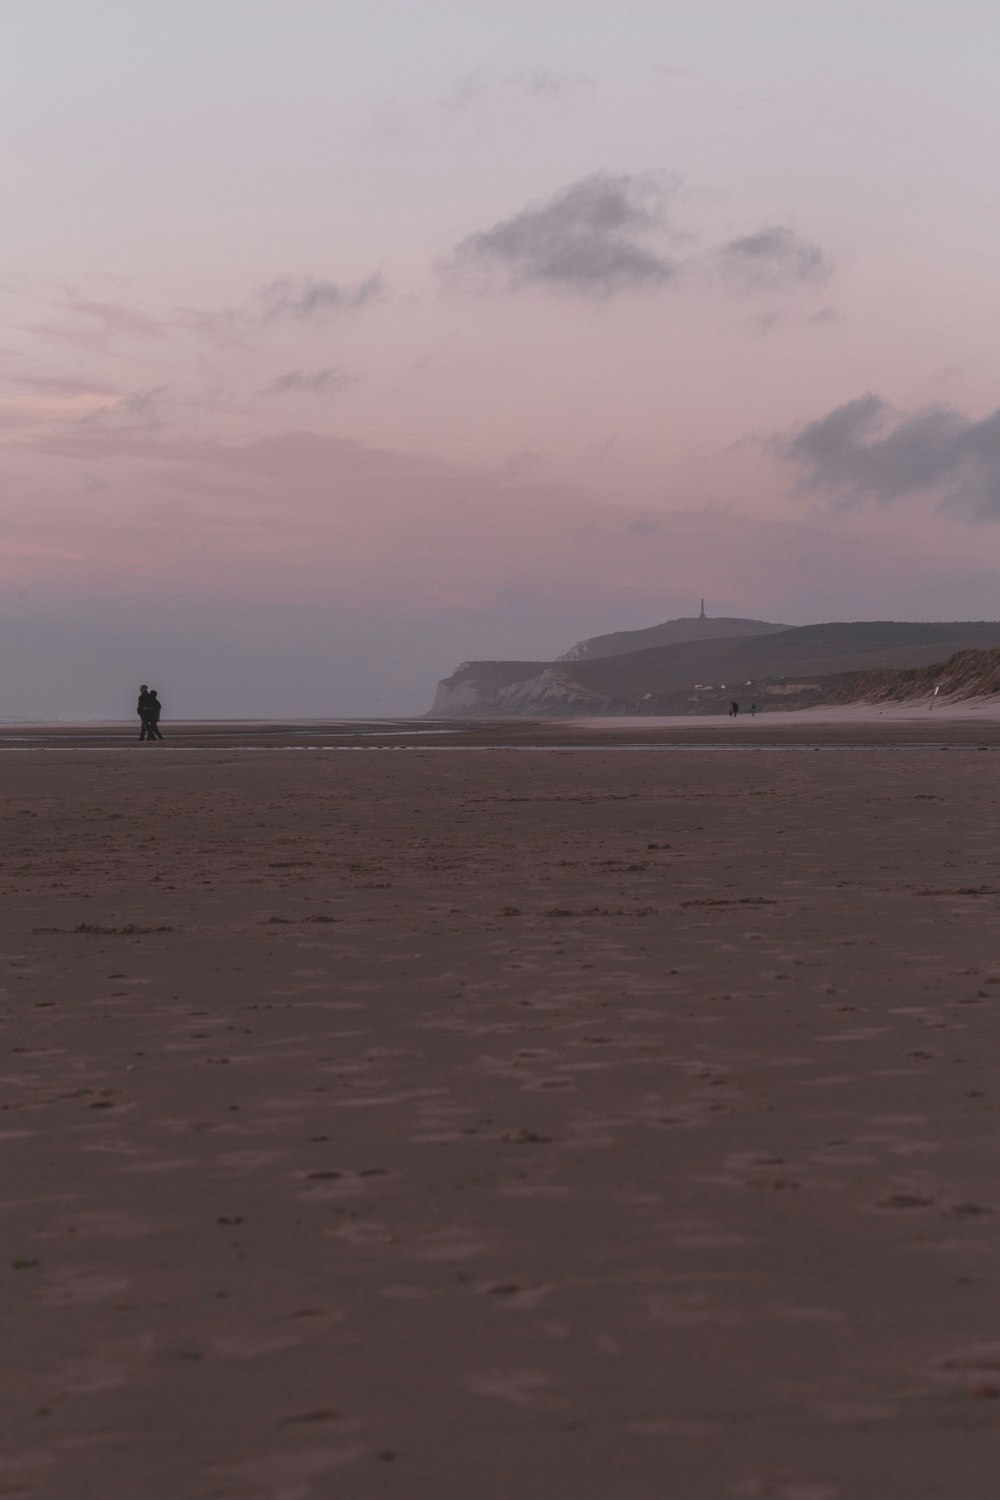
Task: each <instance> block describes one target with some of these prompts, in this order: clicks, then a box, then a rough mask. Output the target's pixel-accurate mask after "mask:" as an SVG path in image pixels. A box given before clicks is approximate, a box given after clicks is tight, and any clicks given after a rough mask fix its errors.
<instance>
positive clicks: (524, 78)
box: [439, 67, 596, 114]
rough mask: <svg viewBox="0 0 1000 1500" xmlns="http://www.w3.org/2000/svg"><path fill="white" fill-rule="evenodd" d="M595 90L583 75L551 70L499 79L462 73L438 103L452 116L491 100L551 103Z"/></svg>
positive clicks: (479, 70) (533, 70)
mask: <svg viewBox="0 0 1000 1500" xmlns="http://www.w3.org/2000/svg"><path fill="white" fill-rule="evenodd" d="M595 86H596V81H595V79H593V78H591V77H590V76H589V74H584V73H562V72H559V71H557V70H556V69H554V68H545V67H539V68H523V69H521V70H519V71H518V72H514V73H505V74H502V75H500V76H498V75H497V74H495V73H493V72H492V71H491V70H490V69H488V68H476V69H474V70H473V71H472V72H470V73H464V74H463V75H462V77H461V78H459V79H458V80H457V81H456V83H455V84H454V86H453V87H452V88H451V89H449V90H448V92H447V94H445V95H444V96H443V97H442V98H441V99H440V101H439V103H440V105H441V107H442V108H443V109H446V110H450V111H452V112H453V113H455V114H463V113H465V111H467V110H469V109H472V108H475V107H477V106H479V105H483V104H487V103H490V102H492V101H494V100H504V99H507V100H509V99H512V98H517V97H518V96H520V97H521V98H523V99H528V100H537V101H551V102H555V101H558V100H562V99H566V98H570V97H573V96H574V95H577V94H580V93H581V92H584V91H589V90H591V89H593V88H594V87H595Z"/></svg>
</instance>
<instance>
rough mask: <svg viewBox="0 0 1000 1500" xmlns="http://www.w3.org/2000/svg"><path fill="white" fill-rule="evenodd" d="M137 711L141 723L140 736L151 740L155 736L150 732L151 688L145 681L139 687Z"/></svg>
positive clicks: (142, 738)
mask: <svg viewBox="0 0 1000 1500" xmlns="http://www.w3.org/2000/svg"><path fill="white" fill-rule="evenodd" d="M135 711H136V713H137V714H138V715H139V724H140V729H139V738H140V739H141V740H151V739H152V738H153V736H152V735H151V734H150V732H149V724H150V717H149V714H150V701H149V688H148V687H147V686H146V684H145V683H143V684H142V687H141V688H140V689H139V702H138V703H137V704H136V707H135Z"/></svg>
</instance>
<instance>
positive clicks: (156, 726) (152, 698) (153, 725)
mask: <svg viewBox="0 0 1000 1500" xmlns="http://www.w3.org/2000/svg"><path fill="white" fill-rule="evenodd" d="M162 708H163V704H162V703H161V702H160V700H159V698H158V697H157V696H156V689H155V688H150V690H149V738H150V739H151V740H162V738H163V735H162V734H161V733H160V711H161V709H162Z"/></svg>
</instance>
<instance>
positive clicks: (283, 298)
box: [260, 271, 384, 318]
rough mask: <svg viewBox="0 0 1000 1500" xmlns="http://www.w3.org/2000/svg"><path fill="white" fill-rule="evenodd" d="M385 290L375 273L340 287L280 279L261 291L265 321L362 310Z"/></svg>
mask: <svg viewBox="0 0 1000 1500" xmlns="http://www.w3.org/2000/svg"><path fill="white" fill-rule="evenodd" d="M383 290H384V287H383V282H382V277H381V276H380V275H379V273H378V272H377V271H376V272H375V273H374V274H373V275H371V276H368V277H367V278H366V279H365V280H364V281H358V282H355V283H354V284H353V285H351V286H341V285H340V284H338V283H337V282H335V281H318V280H316V278H315V277H312V276H298V277H282V278H281V279H280V280H278V281H272V282H271V283H270V285H269V286H266V287H265V288H264V290H263V291H262V292H261V294H260V295H261V299H262V301H263V303H264V316H265V318H280V317H287V318H312V317H315V316H316V315H317V314H319V313H325V312H350V311H351V310H353V309H355V308H358V307H364V305H365V303H366V302H371V301H372V300H373V299H374V298H375V297H378V296H379V295H380V294H381V293H382V291H383Z"/></svg>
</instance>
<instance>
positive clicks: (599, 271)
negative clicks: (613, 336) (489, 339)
mask: <svg viewBox="0 0 1000 1500" xmlns="http://www.w3.org/2000/svg"><path fill="white" fill-rule="evenodd" d="M665 199H666V191H665V188H664V185H663V183H662V181H660V180H658V179H654V178H648V177H636V176H629V175H620V176H612V175H610V174H607V173H595V174H594V175H592V176H590V177H584V178H582V179H581V180H580V181H579V182H575V183H573V184H572V186H570V187H568V188H566V189H565V190H564V191H563V192H561V193H557V194H556V196H555V197H553V198H550V199H548V200H547V201H546V202H543V203H530V204H528V206H527V207H526V208H523V209H522V210H521V211H520V213H517V214H514V215H513V217H511V218H509V219H502V220H500V221H499V223H496V224H494V225H493V226H492V227H491V228H490V229H483V230H479V231H478V232H477V233H475V234H471V235H469V236H468V237H467V238H466V239H464V240H462V241H461V242H460V244H458V245H457V246H456V247H455V250H454V252H453V255H452V258H451V262H450V269H451V270H452V271H453V272H463V271H466V272H467V271H478V272H481V273H482V272H485V273H487V274H489V273H495V274H496V273H498V274H499V275H500V277H501V278H502V280H503V281H504V283H505V284H506V286H507V288H508V289H510V290H514V289H517V288H518V287H524V286H533V285H534V286H549V287H553V288H555V289H557V290H562V291H570V292H577V293H583V294H584V295H588V296H597V297H612V296H615V295H617V294H619V293H621V292H629V291H645V290H650V289H656V288H659V287H662V286H664V285H666V283H667V282H668V281H670V280H671V278H672V277H673V275H674V273H675V266H674V264H673V262H672V261H671V260H670V259H669V258H668V257H667V256H666V255H664V254H663V253H662V252H661V251H660V250H659V249H658V248H650V247H649V245H647V244H646V243H645V241H647V240H648V239H649V238H650V237H655V236H657V235H660V234H662V233H663V232H664V230H665V227H666V226H665V222H664V206H665Z"/></svg>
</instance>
